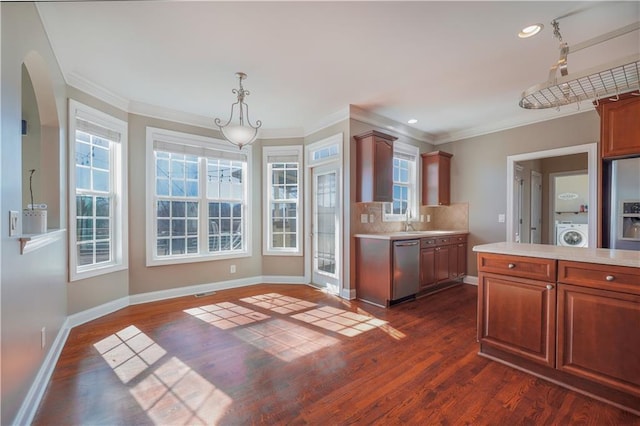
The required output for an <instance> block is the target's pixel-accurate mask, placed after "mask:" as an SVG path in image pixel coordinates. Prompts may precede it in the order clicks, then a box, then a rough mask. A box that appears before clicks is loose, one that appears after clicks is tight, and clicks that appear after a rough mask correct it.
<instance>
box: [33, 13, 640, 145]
mask: <svg viewBox="0 0 640 426" xmlns="http://www.w3.org/2000/svg"><path fill="white" fill-rule="evenodd" d="M38 10H39V12H40V15H41V17H42V20H43V23H44V25H45V29H46V31H47V33H48V36H49V38H50V41H51V45H52V47H53V50H54V52H55V54H56V57H57V58H58V61H59V64H60V67H61V69H62V72H63V74H64V76H65V79H66V80H67V83H68V84H70V85H72V86H75V87H78V88H80V89H82V90H85V91H88V92H90V93H92V94H94V95H96V96H98V97H100V98H102V99H104V100H108V101H110V102H111V103H114V104H116V105H117V106H120V107H122V108H125V109H126V110H128V111H130V112H135V113H143V114H146V115H152V116H158V117H163V118H170V119H174V120H177V121H184V122H191V123H195V124H200V125H206V126H209V127H213V118H214V117H220V118H221V119H225V120H226V119H227V118H228V116H229V111H230V106H231V103H232V102H234V101H235V98H234V95H233V94H232V93H231V90H232V89H233V88H235V87H237V79H236V77H235V72H236V71H244V72H246V73H247V74H248V79H247V80H246V81H245V82H244V86H245V89H248V90H249V91H250V92H251V95H250V96H248V97H247V99H246V101H247V103H248V104H249V109H250V113H251V119H252V120H256V119H260V120H262V122H263V129H264V130H263V131H262V133H261V137H275V136H277V135H295V136H302V135H304V134H308V133H309V132H310V131H312V130H314V129H317V128H318V126H320V125H321V124H322V123H325V122H328V121H330V120H331V119H338V118H344V117H345V116H346V111H347V109H348V106H349V105H350V104H352V105H356V106H358V107H360V108H362V109H364V110H367V111H370V112H373V113H375V114H378V115H381V116H384V117H387V118H390V119H393V120H395V121H398V122H400V123H406V121H407V120H408V119H410V118H416V119H418V120H419V121H418V123H417V124H414V125H412V126H410V127H412V128H413V129H414V130H415V131H416V132H417V133H418V134H419V135H420V136H421V138H422V139H423V140H425V141H429V142H432V143H442V142H446V141H450V140H455V139H459V138H462V137H468V136H473V135H477V134H483V133H489V132H491V131H495V130H501V129H505V128H510V127H515V126H518V125H523V124H527V123H532V122H538V121H543V120H547V119H551V118H556V117H560V116H563V115H568V114H573V113H576V112H578V109H577V107H576V105H570V106H566V107H563V108H562V109H561V110H560V111H556V110H555V109H551V110H524V109H521V108H520V107H519V106H518V101H519V100H520V95H521V93H522V91H523V90H525V89H527V88H529V87H530V86H533V85H535V84H539V83H542V82H543V81H545V80H546V79H547V74H548V70H549V67H550V66H551V65H553V64H554V63H555V62H556V61H557V59H558V45H559V42H558V40H557V39H555V38H554V37H553V31H552V28H551V25H550V22H551V21H552V20H553V19H554V18H558V17H562V16H565V15H568V16H566V17H564V18H562V19H560V20H559V22H560V30H561V33H562V35H563V38H564V41H566V42H568V43H569V45H572V44H577V43H579V42H582V41H585V40H587V39H589V38H592V37H595V36H598V35H600V34H602V33H604V32H607V31H611V30H614V29H617V28H619V27H622V26H624V25H627V24H630V23H633V22H635V21H639V20H640V2H638V1H627V2H609V1H605V2H576V1H570V2H557V1H543V2H520V1H513V2H508V1H498V2H481V1H471V2H455V1H454V2H419V1H408V2H401V1H390V2H377V1H357V2H307V1H297V2H293V1H290V2H269V1H260V2H244V1H236V2H210V1H197V2H187V1H158V2H156V1H140V2H137V1H136V2H134V1H113V2H110V1H103V2H95V1H85V2H43V3H38ZM536 22H540V23H543V24H544V25H545V28H544V30H543V31H542V32H541V33H540V34H539V35H537V36H536V37H533V38H531V39H519V38H518V37H517V36H516V34H517V33H518V31H519V30H520V29H521V28H523V27H525V26H527V25H529V24H532V23H536ZM639 33H640V31H634V32H632V33H629V34H627V35H625V36H622V37H619V38H617V39H615V40H612V41H609V42H606V43H603V44H600V45H598V46H595V47H592V48H589V49H585V50H583V51H580V52H577V53H575V54H574V55H569V62H568V63H569V73H570V74H571V72H572V71H574V72H577V71H580V70H583V69H586V68H589V67H592V66H597V65H600V64H603V63H606V62H608V61H611V60H615V59H618V58H620V57H622V56H627V55H630V54H634V53H635V54H637V53H640V34H639ZM588 108H589V106H588V105H584V106H583V109H582V110H583V111H584V110H585V109H588Z"/></svg>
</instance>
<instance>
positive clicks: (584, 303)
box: [557, 284, 640, 396]
mask: <svg viewBox="0 0 640 426" xmlns="http://www.w3.org/2000/svg"><path fill="white" fill-rule="evenodd" d="M557 359H558V369H560V370H562V371H565V372H567V373H571V374H574V375H576V376H580V377H583V378H586V379H589V380H593V381H595V382H598V383H601V384H604V385H607V386H610V387H612V388H616V389H619V390H622V391H624V392H628V393H631V394H633V395H636V396H640V295H634V294H628V293H619V292H615V291H609V290H601V289H597V288H586V287H578V286H573V285H567V284H559V285H558V357H557Z"/></svg>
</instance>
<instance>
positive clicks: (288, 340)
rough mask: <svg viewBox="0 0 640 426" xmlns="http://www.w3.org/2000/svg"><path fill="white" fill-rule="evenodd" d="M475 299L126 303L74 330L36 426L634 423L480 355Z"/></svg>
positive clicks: (247, 290) (248, 298)
mask: <svg viewBox="0 0 640 426" xmlns="http://www.w3.org/2000/svg"><path fill="white" fill-rule="evenodd" d="M476 297H477V291H476V288H475V287H473V286H466V285H464V286H458V287H454V288H451V289H448V290H445V291H443V292H440V293H437V294H434V295H432V296H430V297H425V298H422V299H418V300H416V301H412V302H408V303H404V304H400V305H398V306H394V307H392V308H391V309H381V308H378V307H375V306H372V305H368V304H365V303H361V302H357V301H345V300H342V299H339V298H337V297H334V296H331V295H327V294H326V293H324V292H322V291H319V290H317V289H313V288H311V287H306V286H291V285H257V286H250V287H244V288H239V289H233V290H225V291H219V292H217V293H215V294H212V295H209V296H206V297H201V298H195V297H183V298H178V299H172V300H166V301H159V302H153V303H148V304H144V305H135V306H130V307H127V308H125V309H122V310H120V311H118V312H115V313H113V314H110V315H107V316H105V317H103V318H100V319H98V320H95V321H92V322H90V323H87V324H83V325H81V326H78V327H76V328H74V329H73V330H72V331H71V332H70V334H69V338H68V340H67V342H66V345H65V347H64V349H63V351H62V354H61V357H60V359H59V361H58V364H57V366H56V368H55V371H54V374H53V377H52V379H51V382H50V384H49V386H48V387H47V390H46V393H45V395H44V398H43V400H42V403H41V405H40V407H39V409H38V412H37V414H36V417H35V419H34V424H35V425H52V424H55V425H63V424H65V425H67V424H69V425H85V424H108V425H114V424H171V425H173V424H201V423H202V424H230V425H244V424H270V425H272V424H384V425H388V424H443V425H458V424H474V425H485V424H486V425H502V424H509V425H515V424H523V425H524V424H531V425H537V424H563V425H564V424H594V425H602V424H612V425H640V418H638V417H637V416H634V415H632V414H630V413H628V412H625V411H622V410H619V409H617V408H615V407H612V406H610V405H607V404H604V403H602V402H599V401H596V400H593V399H590V398H588V397H586V396H583V395H580V394H577V393H575V392H572V391H570V390H567V389H564V388H561V387H559V386H557V385H554V384H552V383H549V382H546V381H544V380H541V379H537V378H535V377H533V376H531V375H528V374H526V373H523V372H521V371H517V370H515V369H512V368H509V367H507V366H504V365H502V364H499V363H496V362H493V361H491V360H488V359H486V358H483V357H480V356H478V355H477V352H478V345H477V342H476V340H475V339H476V332H475V327H476Z"/></svg>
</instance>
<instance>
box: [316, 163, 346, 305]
mask: <svg viewBox="0 0 640 426" xmlns="http://www.w3.org/2000/svg"><path fill="white" fill-rule="evenodd" d="M338 173H339V171H338V168H337V167H336V166H333V165H331V166H323V167H316V168H314V169H313V191H312V194H313V202H312V203H313V205H312V209H313V218H312V221H313V238H312V247H313V257H312V258H313V268H312V270H313V276H312V281H313V283H314V284H316V285H319V286H321V287H326V288H327V289H328V290H330V291H331V292H334V293H339V290H340V285H339V272H340V251H339V244H338V243H339V241H340V238H339V235H340V194H339V174H338Z"/></svg>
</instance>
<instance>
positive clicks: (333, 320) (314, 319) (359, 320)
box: [291, 306, 387, 337]
mask: <svg viewBox="0 0 640 426" xmlns="http://www.w3.org/2000/svg"><path fill="white" fill-rule="evenodd" d="M291 318H295V319H297V320H300V321H304V322H306V323H307V324H313V325H315V326H317V327H321V328H324V329H325V330H329V331H334V332H336V333H339V334H342V335H343V336H347V337H354V336H357V335H359V334H362V333H364V332H366V331H370V330H373V329H376V328H380V329H382V328H383V327H385V326H386V325H387V322H386V321H383V320H380V319H378V318H375V317H371V316H366V315H361V314H358V313H355V312H351V311H346V310H344V309H339V308H334V307H331V306H323V307H321V308H317V309H312V310H310V311H306V312H301V313H299V314H295V315H292V316H291Z"/></svg>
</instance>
